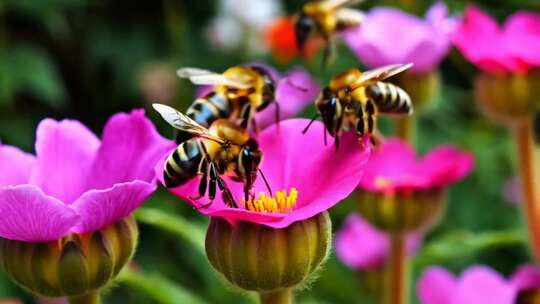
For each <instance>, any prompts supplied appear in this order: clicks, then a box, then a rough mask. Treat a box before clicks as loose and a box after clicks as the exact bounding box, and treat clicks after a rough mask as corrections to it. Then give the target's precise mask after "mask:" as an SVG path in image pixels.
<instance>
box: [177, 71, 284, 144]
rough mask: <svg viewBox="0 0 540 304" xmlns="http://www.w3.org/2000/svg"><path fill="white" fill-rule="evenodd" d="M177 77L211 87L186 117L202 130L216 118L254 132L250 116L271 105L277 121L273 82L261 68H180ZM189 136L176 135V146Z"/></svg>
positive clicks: (187, 112)
mask: <svg viewBox="0 0 540 304" xmlns="http://www.w3.org/2000/svg"><path fill="white" fill-rule="evenodd" d="M177 74H178V76H179V77H180V78H188V79H189V80H191V82H193V83H194V84H197V85H212V86H214V88H213V90H212V91H211V92H209V93H207V94H206V95H204V96H202V97H200V98H197V99H196V100H195V101H194V102H193V104H192V105H191V106H190V107H189V108H188V109H187V111H186V114H187V116H189V117H190V118H191V119H193V120H194V121H196V122H197V123H198V124H200V125H201V126H204V127H207V128H208V127H210V125H211V124H212V122H214V121H215V120H217V119H220V118H227V119H230V120H238V119H239V120H240V126H241V127H242V128H244V129H246V128H247V127H248V125H249V124H250V123H251V124H252V125H253V127H254V128H255V130H258V127H257V124H256V121H255V119H254V115H255V113H256V112H259V111H262V110H264V109H266V107H268V105H270V104H271V103H273V104H274V105H275V107H276V112H275V113H276V114H275V115H276V122H278V121H279V118H280V117H279V104H278V103H277V102H275V91H276V80H274V79H273V78H272V76H271V75H270V73H269V72H268V71H266V70H265V69H264V68H262V67H259V66H256V65H247V66H234V67H231V68H229V69H227V70H226V71H225V72H224V73H223V74H218V73H214V72H212V71H207V70H202V69H198V68H181V69H179V70H178V71H177ZM189 137H190V136H189V135H188V134H186V133H185V132H180V133H179V134H178V135H177V138H176V139H177V142H178V143H180V142H182V141H184V140H186V139H188V138H189Z"/></svg>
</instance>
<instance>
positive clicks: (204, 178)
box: [189, 172, 208, 200]
mask: <svg viewBox="0 0 540 304" xmlns="http://www.w3.org/2000/svg"><path fill="white" fill-rule="evenodd" d="M207 186H208V174H207V173H206V172H205V173H203V176H202V177H201V181H200V182H199V191H198V195H197V196H190V197H189V198H190V199H192V200H199V199H201V198H202V197H204V195H205V194H206V187H207Z"/></svg>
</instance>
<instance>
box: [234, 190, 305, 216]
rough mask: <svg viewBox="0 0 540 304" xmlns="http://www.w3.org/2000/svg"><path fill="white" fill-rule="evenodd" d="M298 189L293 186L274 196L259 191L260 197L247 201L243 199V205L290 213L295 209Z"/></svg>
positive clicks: (261, 209)
mask: <svg viewBox="0 0 540 304" xmlns="http://www.w3.org/2000/svg"><path fill="white" fill-rule="evenodd" d="M297 198H298V190H296V188H291V190H290V191H289V194H287V191H285V190H283V191H278V192H276V195H275V196H274V197H272V196H267V195H266V194H265V193H264V192H259V197H258V198H250V199H249V200H248V201H247V202H246V201H245V200H244V199H242V205H243V206H244V208H245V209H246V210H250V211H256V212H265V213H267V212H269V213H288V212H291V211H292V210H293V209H294V206H295V205H296V199H297Z"/></svg>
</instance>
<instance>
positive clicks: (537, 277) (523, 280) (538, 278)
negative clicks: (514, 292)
mask: <svg viewBox="0 0 540 304" xmlns="http://www.w3.org/2000/svg"><path fill="white" fill-rule="evenodd" d="M510 283H511V284H512V285H514V286H515V287H516V288H517V289H518V290H519V291H520V292H522V291H530V290H538V289H540V268H538V266H536V265H533V264H525V265H521V266H520V267H518V269H517V270H516V271H515V272H514V273H513V274H512V276H511V277H510Z"/></svg>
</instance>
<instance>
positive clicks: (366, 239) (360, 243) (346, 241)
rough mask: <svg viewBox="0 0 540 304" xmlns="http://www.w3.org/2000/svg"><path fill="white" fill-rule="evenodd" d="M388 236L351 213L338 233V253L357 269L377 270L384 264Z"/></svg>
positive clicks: (342, 259)
mask: <svg viewBox="0 0 540 304" xmlns="http://www.w3.org/2000/svg"><path fill="white" fill-rule="evenodd" d="M387 250H388V238H387V237H386V235H385V234H384V233H382V232H380V231H378V230H377V229H375V228H374V227H373V226H372V225H371V224H369V223H368V222H367V221H366V220H364V219H363V218H362V217H360V216H359V215H356V214H351V215H349V216H348V217H347V219H346V220H345V223H344V224H343V226H342V227H341V229H340V230H339V231H338V232H337V234H336V254H337V256H338V257H339V258H340V260H341V261H342V262H343V263H344V264H346V265H347V266H349V267H351V268H353V269H356V270H368V271H369V270H376V269H377V268H379V267H381V266H382V265H383V264H384V259H385V257H386V254H387Z"/></svg>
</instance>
